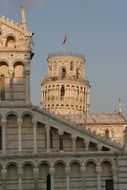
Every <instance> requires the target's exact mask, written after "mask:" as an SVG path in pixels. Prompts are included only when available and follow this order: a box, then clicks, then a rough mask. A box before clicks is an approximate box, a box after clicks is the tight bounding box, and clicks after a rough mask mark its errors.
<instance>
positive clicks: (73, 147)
mask: <svg viewBox="0 0 127 190" xmlns="http://www.w3.org/2000/svg"><path fill="white" fill-rule="evenodd" d="M76 139H77V137H76V136H75V135H72V151H73V152H75V151H76Z"/></svg>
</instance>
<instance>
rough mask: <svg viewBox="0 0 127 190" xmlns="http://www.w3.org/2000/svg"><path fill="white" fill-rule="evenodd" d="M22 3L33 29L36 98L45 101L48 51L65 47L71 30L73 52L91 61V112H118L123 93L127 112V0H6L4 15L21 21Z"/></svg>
mask: <svg viewBox="0 0 127 190" xmlns="http://www.w3.org/2000/svg"><path fill="white" fill-rule="evenodd" d="M22 3H24V4H25V7H26V10H27V25H28V29H29V30H30V31H32V32H34V44H35V45H34V47H33V51H34V52H35V56H34V58H33V59H32V67H31V68H32V75H31V100H32V103H33V104H34V105H39V104H40V91H41V90H40V84H41V78H42V77H44V76H45V75H47V60H46V59H47V56H48V54H49V53H54V52H65V51H66V47H65V45H62V42H63V39H64V36H65V34H67V37H68V47H67V49H68V52H74V53H79V54H83V55H84V56H85V58H86V61H87V63H86V68H85V73H86V77H87V79H88V80H89V82H90V84H91V95H90V105H91V107H90V110H91V112H106V113H107V112H108V113H109V112H114V111H115V110H117V109H118V101H119V98H120V99H121V102H122V107H123V112H124V113H125V115H127V82H126V81H127V74H126V73H127V0H24V2H23V0H21V1H18V0H1V2H0V15H4V16H6V17H9V18H10V19H12V20H15V21H16V22H19V23H20V22H21V20H20V14H19V8H20V5H21V4H22Z"/></svg>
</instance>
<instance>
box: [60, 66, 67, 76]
mask: <svg viewBox="0 0 127 190" xmlns="http://www.w3.org/2000/svg"><path fill="white" fill-rule="evenodd" d="M61 76H62V77H63V78H64V77H65V76H66V69H65V68H62V70H61Z"/></svg>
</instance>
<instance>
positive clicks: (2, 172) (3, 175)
mask: <svg viewBox="0 0 127 190" xmlns="http://www.w3.org/2000/svg"><path fill="white" fill-rule="evenodd" d="M1 174H2V178H3V179H5V178H6V176H7V170H6V169H2V171H1Z"/></svg>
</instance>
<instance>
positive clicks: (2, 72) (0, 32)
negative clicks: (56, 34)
mask: <svg viewBox="0 0 127 190" xmlns="http://www.w3.org/2000/svg"><path fill="white" fill-rule="evenodd" d="M20 13H21V20H22V22H21V24H17V23H16V22H14V21H12V20H9V19H7V18H6V17H3V16H2V17H1V16H0V106H2V105H4V106H5V105H9V103H11V105H12V104H13V105H14V104H16V105H21V104H22V105H23V104H25V105H26V104H31V103H30V70H31V59H32V47H31V39H32V36H33V33H32V32H30V31H27V29H26V14H25V9H24V7H23V6H22V7H21V10H20Z"/></svg>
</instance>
